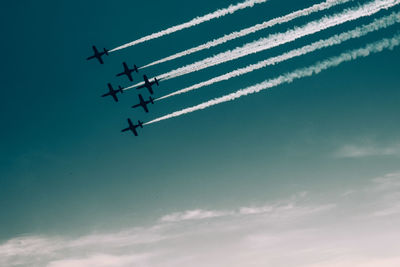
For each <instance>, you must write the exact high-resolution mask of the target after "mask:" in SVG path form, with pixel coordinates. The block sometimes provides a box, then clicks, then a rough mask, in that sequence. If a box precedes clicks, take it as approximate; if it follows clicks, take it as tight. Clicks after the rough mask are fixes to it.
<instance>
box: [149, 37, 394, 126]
mask: <svg viewBox="0 0 400 267" xmlns="http://www.w3.org/2000/svg"><path fill="white" fill-rule="evenodd" d="M399 44H400V34H396V35H395V36H394V37H393V38H391V39H387V38H385V39H382V40H380V41H377V42H374V43H371V44H368V45H367V46H365V47H363V48H359V49H355V50H351V51H348V52H345V53H342V54H341V55H339V56H336V57H331V58H329V59H327V60H324V61H321V62H318V63H317V64H315V65H312V66H310V67H307V68H302V69H298V70H295V71H293V72H290V73H287V74H284V75H281V76H279V77H277V78H275V79H271V80H267V81H264V82H262V83H259V84H256V85H253V86H250V87H247V88H244V89H241V90H239V91H237V92H235V93H231V94H228V95H225V96H222V97H218V98H214V99H212V100H209V101H207V102H204V103H201V104H199V105H196V106H193V107H189V108H185V109H182V110H179V111H175V112H173V113H171V114H168V115H165V116H162V117H159V118H157V119H154V120H152V121H149V122H146V123H145V124H144V125H148V124H152V123H155V122H159V121H162V120H167V119H171V118H174V117H178V116H181V115H184V114H187V113H191V112H194V111H196V110H201V109H205V108H209V107H211V106H214V105H217V104H221V103H224V102H228V101H232V100H235V99H237V98H239V97H242V96H246V95H249V94H254V93H258V92H260V91H262V90H267V89H269V88H273V87H276V86H278V85H281V84H283V83H291V82H293V81H294V80H297V79H300V78H304V77H309V76H312V75H314V74H318V73H320V72H321V71H324V70H327V69H329V68H332V67H336V66H339V65H340V64H342V63H344V62H348V61H352V60H355V59H357V58H360V57H367V56H369V55H370V54H372V53H378V52H381V51H383V50H384V49H390V50H392V49H393V48H395V47H396V46H398V45H399Z"/></svg>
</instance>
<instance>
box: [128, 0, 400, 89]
mask: <svg viewBox="0 0 400 267" xmlns="http://www.w3.org/2000/svg"><path fill="white" fill-rule="evenodd" d="M399 3H400V0H374V1H372V2H369V3H367V4H364V5H362V6H358V7H355V8H350V9H346V10H345V11H343V12H341V13H339V14H336V15H333V16H329V17H325V18H322V19H320V20H317V21H313V22H310V23H308V24H306V25H305V26H302V27H297V28H294V29H291V30H289V31H287V32H285V33H278V34H273V35H270V36H269V37H267V38H261V39H260V40H258V41H255V42H252V43H248V44H246V45H244V46H242V47H238V48H235V49H234V50H231V51H226V52H223V53H220V54H217V55H215V56H212V57H209V58H206V59H204V60H200V61H198V62H195V63H193V64H190V65H187V66H184V67H181V68H178V69H175V70H172V71H170V72H167V73H164V74H162V75H159V76H158V77H157V78H158V79H159V80H169V79H172V78H176V77H179V76H182V75H185V74H188V73H192V72H196V71H199V70H202V69H205V68H208V67H211V66H215V65H218V64H221V63H224V62H227V61H231V60H234V59H238V58H241V57H244V56H247V55H250V54H254V53H258V52H261V51H264V50H267V49H270V48H273V47H276V46H279V45H283V44H286V43H289V42H292V41H294V40H296V39H299V38H301V37H304V36H307V35H311V34H314V33H316V32H319V31H322V30H325V29H328V28H330V27H334V26H337V25H340V24H343V23H345V22H349V21H353V20H356V19H359V18H361V17H367V16H371V15H373V14H376V13H378V12H379V11H381V10H383V9H389V8H391V7H393V6H395V5H398V4H399ZM141 84H142V83H138V84H135V85H132V86H129V87H126V88H125V89H124V90H128V89H130V88H134V87H137V86H139V85H141Z"/></svg>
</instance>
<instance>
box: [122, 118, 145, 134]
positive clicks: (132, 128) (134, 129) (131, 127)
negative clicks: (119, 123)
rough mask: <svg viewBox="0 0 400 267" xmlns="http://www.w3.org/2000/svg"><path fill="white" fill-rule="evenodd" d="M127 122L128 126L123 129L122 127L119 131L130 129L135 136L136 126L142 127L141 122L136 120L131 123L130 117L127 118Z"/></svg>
mask: <svg viewBox="0 0 400 267" xmlns="http://www.w3.org/2000/svg"><path fill="white" fill-rule="evenodd" d="M128 124H129V127H128V128H125V129H122V130H121V132H126V131H129V130H130V131H132V133H133V134H134V135H135V136H138V133H137V131H136V128H138V127H140V128H143V122H141V121H138V124H137V125H135V124H133V123H132V121H131V119H128Z"/></svg>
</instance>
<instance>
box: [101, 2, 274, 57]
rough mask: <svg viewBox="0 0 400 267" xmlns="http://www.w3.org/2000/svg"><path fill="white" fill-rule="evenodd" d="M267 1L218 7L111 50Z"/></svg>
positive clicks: (145, 40)
mask: <svg viewBox="0 0 400 267" xmlns="http://www.w3.org/2000/svg"><path fill="white" fill-rule="evenodd" d="M267 1H268V0H246V1H244V2H241V3H238V4H236V5H230V6H229V7H227V8H223V9H218V10H216V11H214V12H212V13H209V14H206V15H204V16H201V17H197V18H194V19H192V20H191V21H188V22H185V23H183V24H180V25H175V26H173V27H171V28H168V29H165V30H162V31H159V32H155V33H152V34H150V35H147V36H144V37H142V38H140V39H137V40H135V41H133V42H130V43H127V44H124V45H121V46H118V47H116V48H114V49H112V50H110V51H109V52H115V51H117V50H121V49H124V48H127V47H130V46H134V45H137V44H140V43H144V42H147V41H150V40H152V39H156V38H159V37H162V36H165V35H168V34H171V33H174V32H177V31H180V30H183V29H187V28H190V27H193V26H196V25H199V24H201V23H203V22H206V21H210V20H213V19H217V18H220V17H223V16H226V15H228V14H233V13H235V12H236V11H239V10H242V9H245V8H248V7H253V6H254V5H255V4H261V3H265V2H267Z"/></svg>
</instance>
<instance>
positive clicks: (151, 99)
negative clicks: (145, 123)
mask: <svg viewBox="0 0 400 267" xmlns="http://www.w3.org/2000/svg"><path fill="white" fill-rule="evenodd" d="M153 100H154V99H153V98H152V97H151V96H150V97H149V100H147V101H146V100H144V99H143V97H142V95H141V94H139V101H140V103H139V104H136V105H134V106H132V108H137V107H142V108H143V109H144V111H145V112H146V113H147V112H149V109H148V108H147V105H148V104H150V103H151V104H154V101H153Z"/></svg>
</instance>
